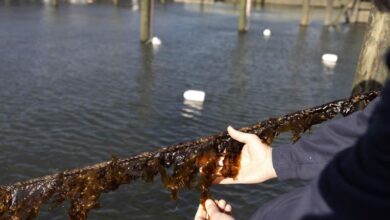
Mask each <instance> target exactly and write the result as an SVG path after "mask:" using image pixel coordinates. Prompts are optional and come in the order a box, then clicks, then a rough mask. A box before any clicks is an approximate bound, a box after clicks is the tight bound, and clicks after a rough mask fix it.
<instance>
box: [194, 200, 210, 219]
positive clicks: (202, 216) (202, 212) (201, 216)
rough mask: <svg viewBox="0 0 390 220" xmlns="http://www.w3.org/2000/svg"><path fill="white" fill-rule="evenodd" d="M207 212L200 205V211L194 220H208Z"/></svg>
mask: <svg viewBox="0 0 390 220" xmlns="http://www.w3.org/2000/svg"><path fill="white" fill-rule="evenodd" d="M206 219H207V212H206V210H205V209H204V206H203V205H202V204H199V207H198V211H196V214H195V218H194V220H206Z"/></svg>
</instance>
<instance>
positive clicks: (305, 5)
mask: <svg viewBox="0 0 390 220" xmlns="http://www.w3.org/2000/svg"><path fill="white" fill-rule="evenodd" d="M309 14H310V0H303V2H302V15H301V26H307V25H309Z"/></svg>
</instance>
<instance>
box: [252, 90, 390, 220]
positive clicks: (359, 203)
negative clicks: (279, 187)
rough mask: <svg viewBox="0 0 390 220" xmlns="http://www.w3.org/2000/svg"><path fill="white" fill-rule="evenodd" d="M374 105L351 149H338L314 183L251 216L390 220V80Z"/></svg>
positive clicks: (265, 219) (255, 218) (262, 219)
mask: <svg viewBox="0 0 390 220" xmlns="http://www.w3.org/2000/svg"><path fill="white" fill-rule="evenodd" d="M377 102H378V101H377ZM376 105H377V107H376V108H375V110H374V111H373V113H372V116H371V117H370V119H369V125H368V127H367V131H366V132H365V133H364V134H363V135H362V136H361V137H359V138H358V139H357V141H356V143H355V144H354V145H353V146H352V147H349V148H346V149H344V150H342V151H340V152H339V153H337V154H336V155H335V156H334V158H333V159H332V160H331V161H330V162H329V164H328V165H326V167H325V168H324V170H323V171H322V172H321V174H320V175H319V176H317V178H315V179H314V180H313V181H312V182H311V183H310V184H308V185H307V186H305V187H302V188H298V189H295V190H293V191H291V192H289V193H288V194H285V195H283V196H281V197H278V198H276V199H274V200H272V201H271V202H269V203H267V204H266V205H264V206H262V207H261V208H259V209H258V210H257V211H256V212H255V213H254V215H253V216H252V218H251V219H252V220H274V219H284V220H330V219H332V220H339V219H340V220H341V219H342V220H352V219H353V220H356V219H389V216H390V82H389V83H388V84H387V86H386V88H385V90H384V91H383V93H382V96H381V100H379V102H378V103H377V104H376Z"/></svg>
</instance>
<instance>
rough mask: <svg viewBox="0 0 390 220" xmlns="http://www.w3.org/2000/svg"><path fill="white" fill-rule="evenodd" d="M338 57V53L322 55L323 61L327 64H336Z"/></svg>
mask: <svg viewBox="0 0 390 220" xmlns="http://www.w3.org/2000/svg"><path fill="white" fill-rule="evenodd" d="M337 59H338V57H337V55H336V54H331V53H326V54H324V55H322V62H323V63H324V64H327V65H336V63H337Z"/></svg>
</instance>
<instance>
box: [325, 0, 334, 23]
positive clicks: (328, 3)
mask: <svg viewBox="0 0 390 220" xmlns="http://www.w3.org/2000/svg"><path fill="white" fill-rule="evenodd" d="M332 12H333V0H327V1H326V9H325V17H324V25H325V26H329V25H330V24H331V23H332Z"/></svg>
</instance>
